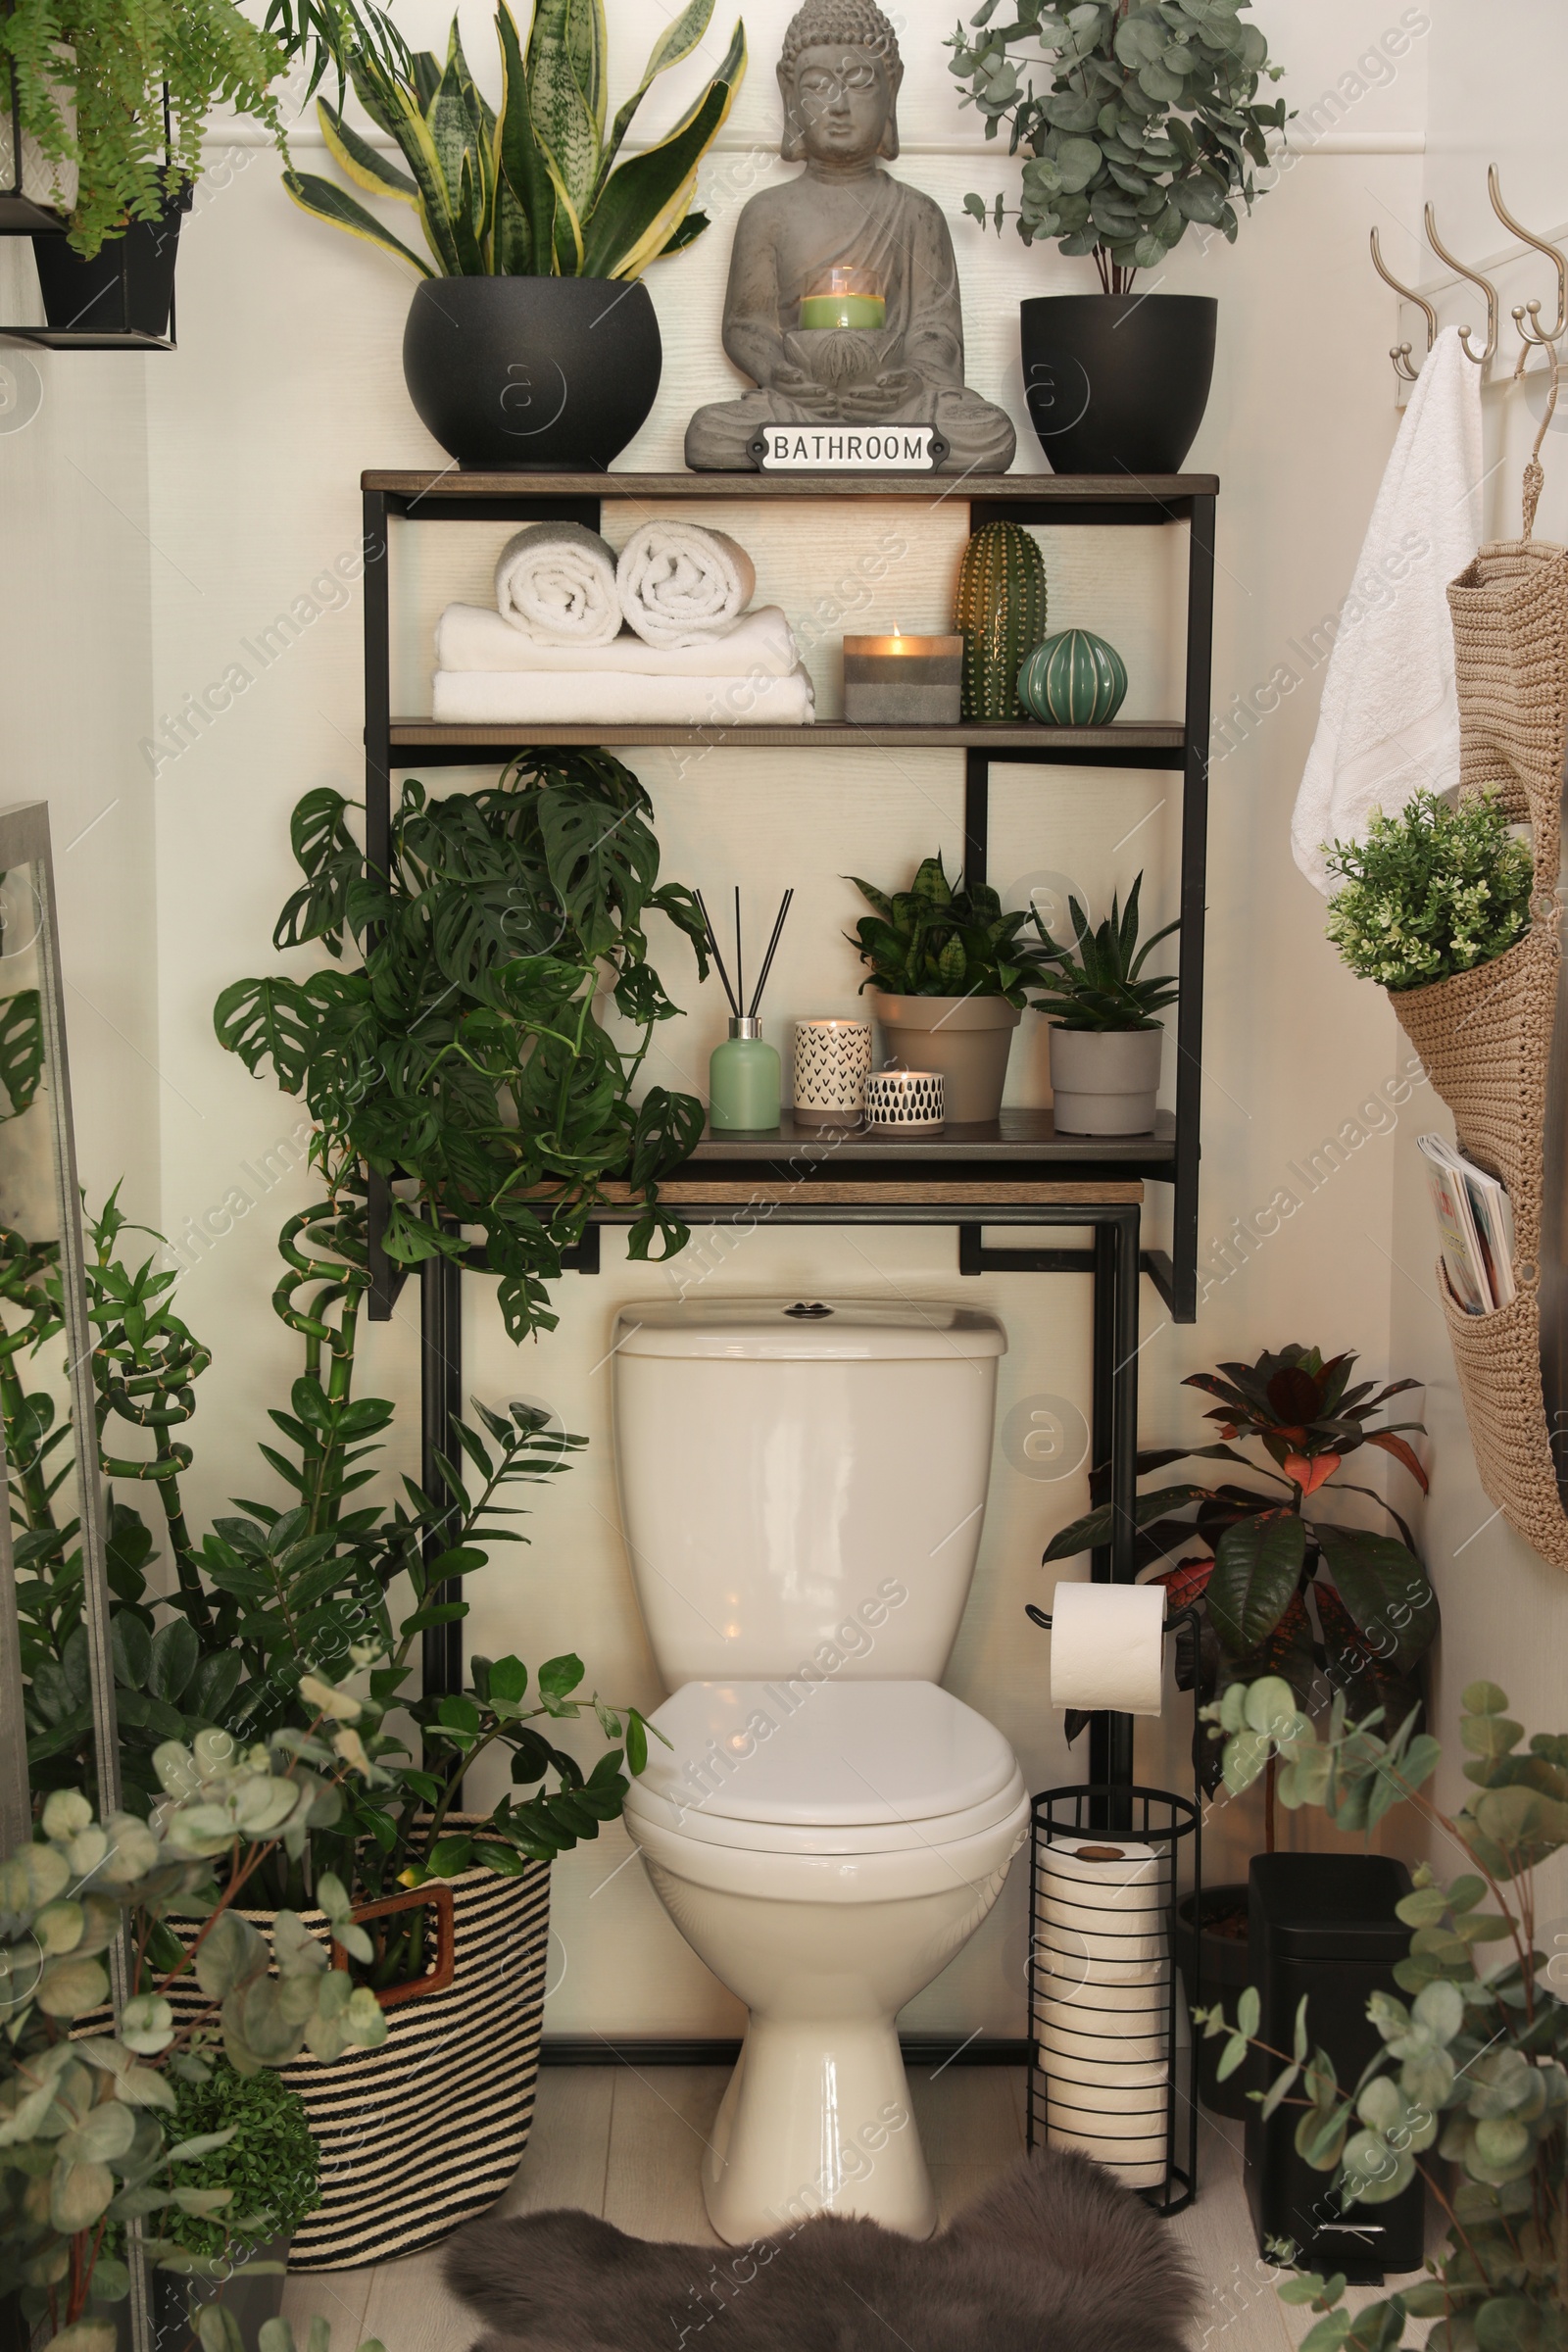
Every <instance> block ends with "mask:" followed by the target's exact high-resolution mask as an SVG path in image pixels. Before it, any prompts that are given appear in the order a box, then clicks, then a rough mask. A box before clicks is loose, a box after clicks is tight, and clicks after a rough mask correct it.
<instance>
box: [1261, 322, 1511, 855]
mask: <svg viewBox="0 0 1568 2352" xmlns="http://www.w3.org/2000/svg"><path fill="white" fill-rule="evenodd" d="M1481 478H1482V458H1481V370H1480V368H1478V367H1477V366H1476V365H1475V363H1474V361H1472V360H1467V359H1466V358H1465V356H1464V351H1463V348H1462V346H1461V345H1460V342H1459V330H1458V328H1457V327H1452V326H1446V327H1445V328H1444V329H1443V332H1442V333H1441V334H1440V335H1439V337H1438V339H1437V341H1436V343H1435V344H1434V345H1433V347H1432V350H1431V353H1430V354H1429V356H1428V359H1427V363H1426V366H1425V367H1424V368H1422V370H1421V373H1420V376H1419V378H1418V379H1417V382H1416V386H1415V389H1414V391H1413V392H1412V393H1411V395H1410V404H1409V406H1408V408H1407V409H1406V410H1405V412H1404V421H1403V423H1402V424H1401V425H1400V427H1399V432H1398V437H1397V440H1396V442H1395V444H1394V451H1393V454H1392V456H1391V457H1390V459H1389V464H1388V470H1387V472H1386V473H1385V474H1384V476H1383V482H1382V486H1381V488H1380V489H1379V491H1378V495H1377V503H1376V504H1375V505H1374V507H1373V509H1372V519H1371V521H1370V523H1369V524H1368V525H1367V533H1366V538H1365V539H1364V540H1363V542H1362V545H1361V555H1360V561H1359V562H1358V564H1356V568H1355V578H1354V580H1353V581H1352V583H1351V598H1352V599H1353V600H1354V601H1355V602H1356V603H1357V604H1358V605H1359V606H1360V607H1361V608H1362V610H1361V612H1360V614H1359V617H1357V618H1355V619H1354V620H1351V619H1350V618H1349V617H1348V616H1346V617H1344V618H1342V620H1341V624H1340V629H1339V634H1338V635H1337V637H1336V638H1335V641H1334V650H1333V652H1332V653H1331V654H1330V656H1329V666H1328V674H1327V676H1326V677H1325V678H1324V681H1323V703H1322V709H1321V711H1320V712H1319V714H1318V722H1317V733H1316V734H1315V735H1314V737H1313V738H1312V749H1311V751H1310V752H1309V753H1308V754H1307V760H1306V770H1305V773H1304V774H1303V775H1302V778H1301V788H1300V790H1299V793H1298V794H1297V796H1296V813H1295V815H1294V817H1293V818H1292V821H1291V850H1292V854H1293V855H1294V857H1295V858H1296V862H1297V864H1298V865H1299V867H1300V869H1301V871H1302V873H1303V874H1305V876H1306V878H1307V880H1308V881H1309V882H1310V883H1312V884H1313V886H1314V887H1315V888H1316V889H1318V890H1320V891H1321V892H1322V893H1323V895H1324V897H1325V898H1330V897H1332V896H1333V889H1334V885H1333V880H1332V877H1331V876H1330V874H1329V871H1328V866H1327V863H1326V861H1325V858H1324V854H1323V845H1324V844H1325V843H1326V842H1333V841H1363V840H1364V839H1365V838H1366V831H1367V824H1368V821H1369V819H1370V817H1371V815H1372V812H1373V810H1374V809H1382V811H1383V813H1384V814H1385V816H1395V815H1397V813H1398V811H1399V810H1400V809H1402V808H1403V807H1404V806H1405V804H1406V802H1408V801H1409V800H1410V799H1411V797H1412V796H1413V795H1414V794H1415V793H1417V792H1419V791H1421V790H1423V789H1430V790H1431V791H1433V792H1447V791H1449V790H1451V789H1452V787H1453V786H1454V785H1455V784H1457V783H1458V781H1459V706H1458V703H1457V700H1456V698H1455V695H1454V686H1453V630H1452V627H1451V625H1450V622H1449V618H1448V582H1449V581H1450V580H1451V579H1453V578H1454V576H1455V575H1456V574H1457V573H1458V572H1461V571H1462V570H1463V569H1464V567H1465V565H1466V564H1468V563H1470V562H1471V560H1472V559H1473V557H1474V555H1475V552H1476V549H1477V547H1478V546H1479V545H1480V540H1481Z"/></svg>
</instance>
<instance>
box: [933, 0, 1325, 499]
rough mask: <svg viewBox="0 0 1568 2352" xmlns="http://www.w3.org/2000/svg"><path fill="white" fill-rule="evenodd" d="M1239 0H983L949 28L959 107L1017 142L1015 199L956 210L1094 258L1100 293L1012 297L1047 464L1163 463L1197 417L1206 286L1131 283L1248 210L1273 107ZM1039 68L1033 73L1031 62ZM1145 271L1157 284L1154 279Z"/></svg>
mask: <svg viewBox="0 0 1568 2352" xmlns="http://www.w3.org/2000/svg"><path fill="white" fill-rule="evenodd" d="M1248 5H1249V0H1088V5H1086V6H1083V7H1075V8H1074V7H1067V6H1064V5H1060V4H1054V0H1019V5H1018V7H1017V8H1016V10H1015V11H1012V12H1004V18H1003V21H1002V22H1001V23H994V22H993V20H994V19H995V18H996V17H997V12H998V0H984V4H983V6H982V7H981V8H980V9H979V10H977V12H976V13H975V15H974V16H973V17H972V18H971V19H970V21H969V25H968V28H967V30H966V29H965V28H964V26H963V25H959V26H958V28H957V30H956V32H955V34H954V35H953V37H952V39H951V40H950V41H949V42H948V44H947V46H948V47H949V48H950V49H951V50H952V51H953V56H952V58H951V60H950V61H949V69H948V70H949V72H950V73H953V74H955V75H956V78H957V79H958V80H959V81H961V82H964V83H965V84H966V85H967V89H966V94H965V97H964V99H963V104H964V105H966V106H973V107H974V108H975V109H976V111H977V112H978V113H979V114H980V115H981V116H982V117H983V118H984V120H985V125H986V136H987V138H988V139H994V138H996V137H997V136H998V134H999V131H1000V129H1001V126H1002V125H1003V124H1004V123H1006V124H1007V125H1008V131H1009V136H1008V144H1007V152H1008V154H1009V155H1017V154H1018V153H1019V152H1020V151H1021V152H1022V154H1023V156H1024V164H1023V170H1022V174H1021V179H1020V184H1019V194H1018V203H1017V206H1016V208H1009V207H1008V205H1007V202H1006V199H1005V195H998V196H997V198H996V199H995V202H994V203H993V204H991V205H988V204H987V202H986V200H985V198H984V197H982V196H978V195H969V196H966V197H965V198H964V210H965V211H966V212H968V213H971V214H972V215H973V216H974V218H975V219H976V220H977V221H979V222H980V224H981V226H982V227H984V226H985V224H986V222H987V221H988V220H994V221H995V222H996V226H997V229H998V231H999V233H1000V231H1001V228H1002V225H1003V222H1004V221H1005V220H1006V219H1007V218H1008V217H1009V211H1010V214H1011V218H1012V219H1013V220H1014V221H1015V223H1016V226H1017V230H1018V234H1019V235H1020V236H1021V237H1022V239H1023V241H1024V243H1025V244H1026V245H1032V244H1033V243H1034V242H1035V240H1036V239H1037V238H1045V237H1054V239H1055V240H1056V242H1057V244H1058V245H1059V247H1060V250H1061V251H1062V253H1064V254H1068V255H1087V256H1090V257H1092V259H1093V261H1094V264H1095V267H1096V269H1097V270H1098V271H1099V274H1100V283H1101V289H1102V290H1101V292H1100V293H1099V294H1056V295H1042V296H1036V297H1035V298H1034V299H1033V300H1031V301H1027V302H1025V303H1024V304H1023V305H1022V306H1021V310H1020V327H1021V333H1022V341H1023V373H1024V385H1025V388H1026V391H1027V395H1028V400H1029V414H1030V417H1031V420H1032V422H1033V424H1034V428H1035V432H1036V434H1037V435H1038V437H1039V440H1040V445H1041V447H1042V449H1044V451H1045V453H1046V456H1047V457H1048V458H1049V459H1050V461H1051V464H1052V467H1053V469H1054V471H1055V472H1057V473H1120V472H1122V471H1124V470H1131V471H1133V472H1138V473H1176V472H1179V471H1180V469H1181V465H1182V461H1183V459H1184V458H1185V457H1186V455H1187V452H1188V451H1189V449H1191V447H1192V445H1193V441H1194V439H1195V437H1196V435H1197V432H1198V428H1199V426H1200V424H1201V422H1202V419H1203V410H1204V407H1205V406H1206V404H1207V400H1208V388H1209V382H1210V378H1211V376H1212V373H1213V367H1214V325H1215V314H1216V309H1217V305H1216V304H1215V302H1214V300H1213V298H1212V297H1211V296H1209V295H1203V294H1164V293H1157V292H1154V291H1152V290H1151V291H1149V292H1142V293H1138V294H1136V295H1135V294H1134V292H1133V280H1134V278H1135V277H1136V276H1137V274H1138V272H1139V271H1140V270H1159V269H1161V268H1162V266H1163V264H1164V261H1165V257H1166V256H1167V254H1169V253H1170V252H1171V251H1172V250H1173V249H1174V248H1175V247H1176V246H1177V245H1179V244H1180V243H1181V241H1182V239H1183V238H1184V237H1185V236H1186V234H1187V231H1188V230H1189V228H1196V229H1198V230H1199V232H1200V233H1203V232H1205V231H1206V232H1213V231H1216V230H1217V231H1218V233H1219V234H1220V235H1221V236H1223V237H1225V238H1226V239H1227V240H1228V241H1230V242H1232V243H1234V241H1235V237H1236V232H1237V225H1238V221H1237V212H1236V201H1235V200H1237V199H1239V200H1240V201H1241V203H1242V204H1243V205H1244V206H1245V207H1246V209H1247V210H1248V211H1249V212H1250V210H1251V208H1252V205H1253V202H1254V200H1255V198H1256V196H1257V195H1258V193H1259V190H1258V187H1257V182H1256V179H1255V177H1254V172H1257V171H1260V170H1263V169H1264V168H1266V166H1267V163H1268V148H1267V145H1266V143H1265V137H1264V134H1265V132H1266V131H1268V130H1271V129H1272V130H1279V129H1283V128H1284V125H1285V121H1286V113H1285V102H1284V100H1283V99H1276V100H1275V101H1274V102H1273V104H1272V105H1259V104H1258V103H1257V90H1258V84H1259V82H1260V81H1262V80H1265V79H1266V80H1269V81H1277V80H1278V79H1279V78H1280V74H1281V73H1282V71H1283V69H1282V68H1281V67H1279V66H1276V65H1271V64H1270V63H1269V55H1268V43H1267V41H1266V40H1265V39H1264V37H1263V34H1262V32H1261V31H1260V30H1259V28H1258V27H1257V25H1253V24H1250V23H1247V22H1245V21H1244V19H1243V15H1242V12H1243V10H1244V9H1245V8H1247V7H1248ZM1042 66H1044V68H1045V69H1046V71H1045V73H1041V72H1040V68H1041V67H1042ZM1157 282H1158V281H1156V283H1157Z"/></svg>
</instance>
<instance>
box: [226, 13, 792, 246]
mask: <svg viewBox="0 0 1568 2352" xmlns="http://www.w3.org/2000/svg"><path fill="white" fill-rule="evenodd" d="M712 13H713V0H691V4H690V5H689V6H688V7H686V8H684V9H682V10H681V12H680V13H679V15H678V16H676V18H675V19H674V21H673V23H671V24H670V25H667V26H666V27H665V28H664V29H663V31H662V33H661V34H660V37H659V39H658V40H657V42H656V43H655V45H654V50H653V54H652V56H651V57H650V58H649V61H648V64H647V66H646V67H645V68H644V71H643V77H642V80H641V81H640V82H639V83H638V85H637V87H636V89H635V90H634V91H633V92H632V94H631V96H630V97H629V98H628V99H627V100H626V102H625V104H624V105H623V106H622V107H621V108H620V110H619V112H618V113H617V115H616V116H615V119H614V121H613V123H610V124H609V126H608V129H607V96H606V93H607V87H608V78H609V69H608V57H607V50H608V37H607V32H606V26H605V12H604V5H603V0H536V6H535V8H534V12H533V19H532V24H531V26H530V28H529V31H528V34H527V37H526V39H525V40H524V39H523V38H521V37H520V36H519V34H518V31H517V26H516V24H515V20H514V18H513V15H512V11H511V9H510V8H509V7H508V6H507V5H506V0H501V5H500V7H499V8H498V10H497V13H496V35H497V38H498V40H499V42H500V46H501V60H502V69H503V94H502V102H501V111H500V115H499V117H498V116H497V114H496V113H495V111H494V109H493V108H491V107H490V106H489V105H488V104H487V102H486V101H485V99H484V98H483V96H482V95H481V94H480V92H479V90H478V89H477V88H476V86H475V84H474V80H473V76H472V74H471V73H469V71H468V66H467V61H466V58H465V56H464V54H463V44H462V41H461V40H460V39H459V36H458V26H457V20H456V19H454V20H453V25H452V33H451V38H450V40H449V42H448V46H447V56H446V63H445V65H444V66H443V65H442V64H441V63H440V61H439V60H437V59H436V58H435V57H433V56H431V55H430V54H429V53H428V52H427V51H423V50H421V51H414V50H411V49H410V48H409V46H408V43H407V42H406V41H405V39H404V38H403V35H402V33H401V32H400V31H399V30H398V28H397V26H396V25H394V24H393V23H392V21H391V19H390V17H388V16H387V15H386V13H385V11H384V10H382V9H380V8H377V7H376V6H374V5H373V0H363V5H362V0H274V5H273V7H272V9H271V12H270V16H269V19H268V22H269V24H270V25H276V26H277V27H278V29H279V30H281V31H282V32H283V34H284V36H285V38H287V39H288V40H289V42H290V43H291V45H298V46H306V45H310V46H312V47H313V48H314V51H315V80H316V81H319V79H320V78H321V76H322V74H323V73H325V71H326V69H327V67H328V66H331V67H332V68H334V69H335V71H336V73H337V82H338V103H337V105H336V106H332V105H330V104H329V103H328V102H327V100H326V99H324V98H322V99H319V101H318V113H319V118H320V123H321V128H322V131H323V133H324V134H325V138H326V143H327V147H328V150H329V152H330V153H331V156H332V158H333V161H334V162H335V163H336V164H337V165H338V166H339V167H340V169H341V170H342V171H343V172H345V173H346V175H347V176H348V178H349V179H351V180H352V181H353V182H354V184H355V186H356V187H359V188H362V189H364V190H365V191H366V192H367V193H368V194H370V195H372V196H378V197H382V198H391V199H392V200H394V201H395V202H397V203H401V204H407V205H410V206H412V207H413V209H414V211H415V213H416V214H417V218H418V221H419V226H420V228H421V230H422V231H423V234H424V241H425V243H426V245H427V246H428V248H429V251H430V256H431V260H430V262H429V263H426V262H424V261H422V260H421V259H420V258H419V256H418V255H417V253H415V252H414V251H413V250H412V249H411V248H410V247H409V246H407V245H405V244H404V243H403V241H402V239H401V238H399V237H396V236H394V235H393V234H392V232H391V231H390V230H389V229H387V228H385V227H384V226H383V225H382V223H381V222H380V221H378V220H377V219H376V218H375V217H374V215H373V214H371V213H369V212H368V211H367V209H366V208H365V206H364V205H362V204H360V203H359V202H358V201H357V200H356V199H355V198H354V197H352V196H350V195H349V194H347V192H346V191H345V190H344V189H343V188H341V187H339V186H337V185H336V184H335V182H333V181H332V180H328V179H322V178H319V176H318V175H316V174H315V173H313V172H294V171H290V172H287V173H286V174H285V178H284V185H285V186H286V187H287V189H288V192H289V194H290V195H291V196H292V197H293V199H294V201H295V203H296V204H299V205H301V206H303V208H304V209H305V211H306V212H308V213H314V214H315V215H316V216H317V218H318V219H319V220H322V221H331V222H332V223H333V224H334V226H336V227H339V228H345V229H348V230H349V231H350V232H351V233H352V234H353V235H355V236H359V237H364V238H367V239H368V241H369V242H370V243H371V244H375V245H379V246H381V247H382V248H383V249H384V250H385V251H387V252H389V253H393V254H395V255H397V257H398V258H399V260H401V261H405V262H408V263H409V264H410V265H411V266H412V267H413V268H414V269H415V270H417V271H418V272H419V274H420V275H421V276H424V277H431V276H435V277H484V276H497V277H501V276H524V277H550V276H562V277H616V278H626V279H631V278H636V277H639V276H641V274H642V272H643V270H645V269H646V268H647V267H648V265H649V263H650V262H655V261H658V260H660V259H661V258H662V256H663V255H665V254H670V253H677V252H679V251H680V249H681V248H682V246H685V245H689V244H691V242H692V241H693V239H694V238H696V237H699V236H701V234H702V232H703V230H704V229H705V228H706V227H707V226H708V220H707V216H706V215H705V214H703V213H697V212H693V211H692V209H691V206H692V199H693V197H694V196H695V194H696V192H697V168H698V165H699V164H700V163H701V161H702V159H703V157H704V156H705V155H706V154H707V152H708V150H709V148H710V147H711V144H712V142H713V140H714V139H715V138H716V136H717V135H718V132H719V130H720V128H721V127H722V125H723V123H724V121H725V118H726V116H727V115H728V113H729V110H730V107H731V105H732V104H733V102H734V97H735V92H736V90H737V89H738V88H739V87H740V83H741V80H742V78H743V76H744V74H745V72H746V36H745V31H744V28H743V26H742V25H740V24H738V23H737V25H736V26H735V31H734V34H733V36H732V38H731V41H730V45H729V49H728V52H727V53H726V55H725V58H724V61H723V63H722V64H721V65H720V67H719V69H718V72H717V73H715V74H714V76H713V78H712V79H711V81H710V82H709V84H708V86H707V87H706V89H705V90H704V91H703V92H702V94H701V96H700V97H699V98H698V99H697V100H696V101H695V103H694V104H693V105H692V106H691V107H689V108H688V110H687V112H686V113H685V114H684V115H683V116H682V118H681V120H680V122H679V123H676V125H675V127H674V128H673V129H672V130H671V131H669V132H668V133H667V134H666V136H665V137H664V138H662V139H661V140H659V141H658V142H656V143H655V144H654V145H653V146H651V147H648V148H646V149H645V150H644V151H643V152H642V153H641V154H638V155H633V156H629V157H627V158H626V159H625V160H624V161H621V160H619V158H620V154H621V147H622V143H623V141H624V139H625V137H626V134H627V131H628V130H629V129H630V127H631V124H632V122H633V120H634V118H635V116H636V114H637V110H638V108H639V107H640V105H641V103H642V101H643V98H644V97H645V96H646V94H647V92H648V90H649V89H650V88H651V87H652V85H653V83H654V81H655V80H656V79H657V77H658V76H659V75H660V74H661V73H665V72H667V71H668V69H669V68H670V67H671V66H676V65H679V64H680V63H681V62H682V61H683V60H684V59H686V58H688V57H690V56H691V55H692V53H693V52H694V50H695V49H696V48H697V46H698V44H699V42H700V41H701V40H702V38H703V35H704V33H705V32H706V31H707V29H708V24H709V20H710V18H711V15H712ZM313 86H314V83H313ZM346 86H352V88H353V90H354V93H355V96H356V97H357V98H358V99H359V101H360V104H361V105H362V106H363V108H364V109H365V112H366V113H367V114H368V116H369V118H370V121H371V122H372V123H374V124H375V125H376V127H377V128H378V129H380V130H381V131H383V132H385V133H386V134H387V135H388V136H389V137H390V138H392V139H393V140H394V141H395V142H396V144H397V146H398V148H399V150H400V152H401V154H402V157H403V162H404V164H405V165H406V166H407V169H406V170H400V169H399V168H398V167H397V165H395V164H394V163H392V162H391V161H390V160H389V159H388V158H387V157H386V156H385V155H384V154H383V153H381V152H380V151H379V150H378V149H377V148H375V147H373V146H372V145H371V144H370V143H369V142H368V140H367V139H365V138H363V137H362V136H361V135H360V133H359V132H358V131H356V130H355V129H354V128H353V127H352V125H351V124H350V123H348V122H347V121H346V120H345V118H344V115H343V111H342V109H343V99H344V95H345V87H346Z"/></svg>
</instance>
